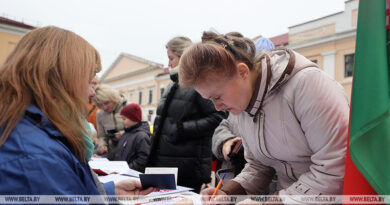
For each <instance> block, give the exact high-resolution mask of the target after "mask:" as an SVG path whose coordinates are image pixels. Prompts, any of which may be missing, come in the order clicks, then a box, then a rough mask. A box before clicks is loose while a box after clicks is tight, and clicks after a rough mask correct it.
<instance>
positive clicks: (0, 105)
mask: <svg viewBox="0 0 390 205" xmlns="http://www.w3.org/2000/svg"><path fill="white" fill-rule="evenodd" d="M100 70H101V64H100V57H99V53H98V52H97V51H96V49H95V48H93V47H92V46H91V45H90V44H89V43H88V42H87V41H86V40H84V39H83V38H81V37H80V36H78V35H77V34H75V33H73V32H71V31H67V30H64V29H61V28H58V27H53V26H48V27H43V28H38V29H35V30H32V31H31V32H29V33H27V34H26V35H25V36H24V37H23V38H22V39H21V40H20V41H19V43H18V44H17V45H16V47H15V49H14V50H13V51H12V52H11V54H10V55H9V56H8V58H7V59H6V61H5V63H4V64H3V65H2V66H1V67H0V93H1V98H0V110H1V112H2V114H1V115H0V126H1V132H2V136H1V138H0V146H2V145H3V144H4V143H5V141H6V140H7V138H8V136H9V135H10V133H11V132H12V130H13V128H14V127H15V126H16V124H17V123H18V122H19V121H20V119H21V118H22V117H23V116H24V113H25V111H26V108H27V107H28V106H29V105H30V104H35V105H36V106H38V107H39V108H40V109H41V110H42V112H43V113H44V114H45V115H46V117H47V118H48V119H49V120H50V122H52V123H53V124H54V125H55V127H56V128H57V129H58V130H59V131H60V132H61V133H62V134H63V135H64V136H65V137H66V139H67V141H68V143H69V145H70V148H71V150H72V152H73V154H74V155H75V156H76V157H78V158H79V160H81V161H85V149H86V148H85V142H84V139H83V135H82V133H83V132H84V133H88V132H87V131H86V128H85V125H84V123H83V120H82V116H83V114H86V112H87V103H88V96H87V95H88V87H89V82H90V81H91V80H92V78H93V77H94V76H95V74H96V72H98V71H100Z"/></svg>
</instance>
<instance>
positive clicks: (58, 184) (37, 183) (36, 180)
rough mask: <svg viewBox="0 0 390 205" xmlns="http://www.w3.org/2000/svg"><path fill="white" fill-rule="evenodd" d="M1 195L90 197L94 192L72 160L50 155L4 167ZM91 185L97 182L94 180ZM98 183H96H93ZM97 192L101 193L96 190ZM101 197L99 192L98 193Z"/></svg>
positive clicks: (29, 158)
mask: <svg viewBox="0 0 390 205" xmlns="http://www.w3.org/2000/svg"><path fill="white" fill-rule="evenodd" d="M0 173H2V174H5V176H7V173H10V174H9V175H8V177H1V180H0V184H2V185H7V186H0V194H27V195H29V194H40V195H87V194H90V193H92V190H88V188H87V187H86V186H85V185H84V184H83V181H82V180H81V179H80V176H79V175H78V170H75V168H74V164H73V162H71V161H70V159H69V158H68V156H67V155H66V154H65V155H61V156H59V155H57V153H50V154H47V155H39V156H34V155H25V156H22V157H20V158H18V159H15V160H13V161H10V162H8V163H7V164H5V166H2V167H0ZM91 181H93V178H92V176H91ZM93 183H94V182H93ZM96 191H97V190H96ZM96 193H97V192H96Z"/></svg>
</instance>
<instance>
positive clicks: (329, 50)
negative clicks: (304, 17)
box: [287, 0, 359, 99]
mask: <svg viewBox="0 0 390 205" xmlns="http://www.w3.org/2000/svg"><path fill="white" fill-rule="evenodd" d="M358 6H359V1H358V0H349V1H345V9H344V11H342V12H338V13H335V14H332V15H329V16H325V17H322V18H319V19H315V20H313V21H309V22H305V23H302V24H299V25H295V26H291V27H289V32H288V45H287V47H289V48H292V49H294V50H296V51H297V52H299V53H301V54H302V55H304V56H305V57H307V58H308V59H310V60H312V61H313V62H316V63H317V64H318V65H319V67H320V68H321V69H322V70H324V71H325V72H326V73H328V74H329V75H330V76H331V77H333V78H334V79H335V80H336V81H338V82H340V83H341V84H342V85H343V87H344V89H345V91H346V93H347V95H348V97H349V99H350V96H351V89H352V71H353V63H354V53H355V41H356V26H357V12H358Z"/></svg>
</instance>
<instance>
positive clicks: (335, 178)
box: [179, 32, 349, 203]
mask: <svg viewBox="0 0 390 205" xmlns="http://www.w3.org/2000/svg"><path fill="white" fill-rule="evenodd" d="M254 50H255V49H254V45H253V43H251V41H249V40H248V39H246V38H238V37H231V36H225V35H218V34H215V33H213V32H204V34H203V37H202V42H201V43H197V44H194V45H193V46H191V47H190V48H189V49H188V50H187V51H186V52H185V53H184V54H183V56H182V58H181V61H180V63H181V68H180V72H179V79H180V81H179V82H180V83H181V85H182V86H186V87H193V88H194V89H195V90H196V91H197V92H199V93H200V95H201V96H202V97H203V98H206V99H210V100H211V101H213V103H214V106H215V108H216V109H217V110H222V109H224V110H227V111H229V112H230V113H231V114H234V115H237V116H238V125H239V126H238V127H239V133H240V135H241V137H242V142H243V145H244V149H245V159H246V160H247V164H246V165H245V168H244V169H243V170H242V172H241V173H240V174H239V175H238V176H237V177H235V178H234V179H232V180H230V181H229V182H227V183H226V184H225V185H223V186H222V188H221V189H220V190H219V191H218V192H217V194H218V195H226V194H227V195H245V194H250V195H256V194H262V193H264V191H265V189H266V188H267V186H268V184H269V183H270V181H271V179H272V177H273V176H274V174H275V173H276V174H277V176H278V182H277V191H276V192H275V193H274V194H275V195H279V196H280V197H281V199H282V200H283V202H284V203H288V202H289V200H293V196H294V195H332V194H342V190H343V180H344V169H345V153H346V147H347V134H348V117H349V103H348V99H347V96H346V94H345V91H344V89H343V88H342V86H341V85H340V84H339V83H337V82H336V81H335V80H334V79H332V78H331V77H330V76H328V75H327V74H326V73H324V72H323V71H322V70H321V69H319V68H318V66H317V65H316V64H314V63H312V62H311V61H309V60H308V59H306V58H305V57H304V56H302V55H300V54H298V53H297V52H295V51H293V50H291V49H274V50H272V51H270V52H269V53H262V54H260V55H257V56H255V52H254ZM213 192H214V188H208V189H206V190H204V191H203V192H202V194H206V195H211V194H212V193H213ZM217 198H218V197H217ZM246 202H248V200H246V201H245V202H243V203H246Z"/></svg>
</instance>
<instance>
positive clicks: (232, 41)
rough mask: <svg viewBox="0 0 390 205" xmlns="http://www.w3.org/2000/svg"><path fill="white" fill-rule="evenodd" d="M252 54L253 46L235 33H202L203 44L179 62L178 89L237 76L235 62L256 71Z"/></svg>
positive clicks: (187, 53) (189, 50)
mask: <svg viewBox="0 0 390 205" xmlns="http://www.w3.org/2000/svg"><path fill="white" fill-rule="evenodd" d="M255 52H256V48H255V45H254V44H253V42H252V41H251V40H250V39H248V38H245V37H243V36H242V34H240V33H238V32H230V33H228V34H226V35H222V34H216V33H214V32H204V33H203V36H202V42H201V43H196V44H194V45H192V46H191V47H190V48H188V49H187V50H186V51H185V52H184V54H183V56H182V57H181V59H180V70H179V82H180V86H183V87H193V86H194V85H196V84H197V83H199V82H200V81H203V80H210V79H212V78H213V77H214V78H219V79H220V78H221V77H226V78H227V79H228V78H229V77H232V76H233V75H234V74H236V72H237V69H236V64H237V62H243V63H245V64H246V65H247V66H248V67H249V69H250V70H251V71H253V70H255V68H256V67H257V63H256V62H255ZM216 74H217V75H216Z"/></svg>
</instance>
